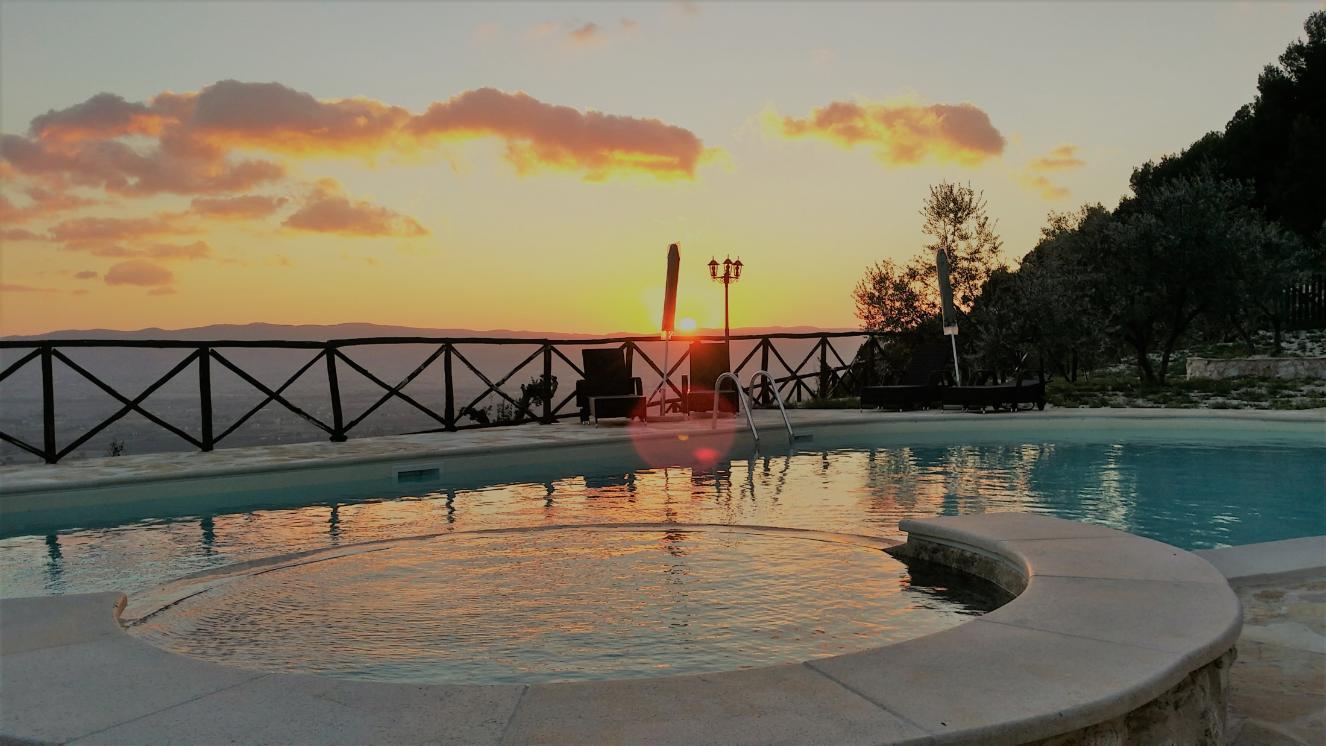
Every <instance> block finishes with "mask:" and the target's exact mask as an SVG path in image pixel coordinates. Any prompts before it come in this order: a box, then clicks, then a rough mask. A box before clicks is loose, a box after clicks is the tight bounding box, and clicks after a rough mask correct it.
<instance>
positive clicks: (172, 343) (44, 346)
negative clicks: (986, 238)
mask: <svg viewBox="0 0 1326 746" xmlns="http://www.w3.org/2000/svg"><path fill="white" fill-rule="evenodd" d="M692 339H695V340H702V341H710V342H712V341H721V340H722V337H712V336H705V337H694V338H688V339H687V340H686V341H687V342H689V341H691V340H692ZM731 340H732V341H733V342H734V343H749V342H752V341H753V342H754V344H753V345H752V346H751V349H750V350H749V351H748V352H747V353H746V354H745V355H744V356H743V357H742V358H741V359H740V360H739V361H738V362H737V363H736V365H735V366H733V368H732V370H733V372H734V373H736V374H737V376H738V377H739V378H740V379H741V380H743V381H744V380H747V379H748V378H749V377H750V375H751V374H752V373H754V372H755V371H756V370H766V371H769V372H770V373H771V374H772V375H773V377H774V381H775V383H774V384H773V385H772V386H771V385H770V384H768V383H763V384H761V385H760V386H758V387H756V389H755V390H754V391H752V392H751V394H752V398H753V400H754V401H755V402H756V403H757V404H758V405H761V406H768V405H771V404H772V403H773V390H774V389H776V390H777V391H778V394H779V395H780V396H782V397H783V399H784V400H785V401H804V400H805V399H807V398H814V397H821V398H828V397H834V396H843V395H855V394H856V393H858V391H859V388H860V386H861V385H862V384H864V383H866V382H865V381H863V380H857V379H858V378H859V377H862V376H863V375H868V373H865V371H868V370H870V367H871V366H870V365H853V364H852V361H853V360H854V359H855V357H856V355H857V350H858V347H860V345H861V342H863V341H867V340H868V341H869V342H870V344H868V345H866V346H865V347H864V349H865V350H866V353H867V355H869V356H870V357H873V350H874V349H875V346H876V344H877V343H878V341H879V339H878V338H877V337H874V336H867V335H865V334H862V333H858V332H823V333H806V334H770V335H733V336H732V337H731ZM794 340H796V344H797V345H804V344H806V343H807V342H810V343H811V344H810V347H809V349H808V350H807V351H806V352H805V354H804V355H802V356H801V357H800V358H795V359H798V362H797V363H796V364H795V365H793V364H792V363H791V360H790V359H789V358H787V357H785V356H784V354H783V352H784V351H780V350H779V348H778V345H777V344H776V343H775V342H776V341H781V342H782V343H783V344H784V347H785V349H786V347H787V346H789V345H791V344H792V343H793V341H794ZM658 341H659V340H658V338H657V337H643V336H642V337H615V338H605V339H563V340H553V339H515V338H481V337H474V338H433V337H372V338H363V339H342V340H331V341H326V342H322V341H302V340H300V341H275V340H264V341H207V342H193V341H182V340H159V341H145V340H104V339H96V340H50V341H0V349H11V350H21V351H22V350H25V352H23V353H22V354H21V355H20V356H19V357H18V359H16V360H15V361H14V362H13V363H11V364H10V365H8V366H7V367H6V368H5V369H4V370H3V371H0V383H3V382H4V381H5V380H7V379H8V378H10V377H11V376H12V375H14V374H15V373H17V372H18V371H20V370H22V369H24V368H25V367H26V366H28V365H37V366H39V367H40V387H41V415H42V440H41V443H39V444H38V443H31V442H28V441H27V440H24V439H23V438H20V437H19V436H18V435H16V434H14V433H9V432H4V431H0V440H3V441H4V442H7V443H9V444H11V445H13V446H15V447H17V448H19V449H21V450H23V451H26V452H27V453H30V454H32V455H34V456H36V457H38V458H41V459H43V460H45V461H46V462H48V463H56V462H58V461H60V460H61V459H63V458H65V457H66V456H68V455H69V454H70V453H73V452H74V451H75V450H76V449H78V448H79V447H80V446H82V445H84V444H85V443H87V442H88V441H89V440H91V439H92V438H94V437H95V436H97V435H98V434H99V433H101V432H102V431H104V430H105V429H106V428H108V427H110V426H111V425H113V424H114V423H116V422H117V421H119V420H120V419H122V418H124V417H125V416H127V415H129V414H130V413H136V414H138V415H141V416H142V417H143V418H145V419H146V420H148V421H149V422H151V423H152V424H153V425H156V426H157V427H159V428H161V429H164V430H166V431H168V432H170V433H172V434H173V435H175V436H177V437H178V438H180V439H181V440H183V441H184V442H186V443H188V444H189V445H191V446H192V447H194V448H196V449H198V450H201V451H210V450H212V449H214V448H215V447H217V446H218V445H219V444H221V443H222V441H224V440H226V439H227V438H228V437H230V436H231V435H233V434H234V433H235V432H236V431H238V430H239V429H240V428H241V427H242V426H243V425H244V424H245V423H246V422H249V421H250V420H251V419H252V418H253V417H254V416H255V415H257V414H258V413H259V412H261V411H262V410H264V409H266V408H268V407H269V406H272V405H276V406H279V407H284V408H285V409H286V410H288V411H289V412H291V413H293V414H295V415H297V416H298V417H300V418H302V419H303V420H304V421H305V422H307V423H308V424H309V425H311V426H313V427H314V428H316V429H317V430H320V431H322V432H323V433H325V434H326V435H327V436H328V438H329V439H330V440H332V441H344V440H346V439H347V438H348V437H349V435H350V433H351V432H352V431H353V430H355V428H356V427H359V426H360V425H361V424H362V423H363V422H364V421H365V420H366V419H367V418H368V417H370V416H371V415H372V414H373V413H374V412H376V411H378V410H379V409H380V408H381V407H382V406H383V405H385V404H387V403H388V402H390V401H392V400H393V399H395V400H399V401H401V402H404V403H405V404H407V405H409V406H410V407H411V408H413V409H414V410H417V411H418V412H420V413H421V414H423V415H424V416H425V417H426V418H427V419H428V420H430V421H431V422H433V423H434V424H435V425H436V427H435V428H433V429H432V430H434V431H454V430H463V429H470V428H476V427H491V426H500V425H513V424H522V423H528V422H542V423H551V422H554V421H556V420H558V419H561V418H566V417H574V416H577V415H578V410H576V408H575V393H574V386H573V385H568V386H565V387H561V388H559V390H558V392H557V394H556V395H554V396H551V397H543V398H542V400H541V401H537V402H531V401H528V400H526V401H521V400H517V399H516V398H515V397H513V396H512V395H511V394H510V393H509V392H508V391H505V390H503V386H505V385H506V384H508V383H509V382H510V381H512V380H513V379H515V378H516V377H517V376H522V375H532V376H533V377H536V378H538V377H542V380H544V381H547V380H549V379H551V378H552V377H553V375H554V363H555V361H560V363H561V364H563V365H564V366H565V367H566V368H569V369H570V371H571V372H572V373H573V374H574V375H576V376H579V377H583V376H584V370H583V369H582V368H581V366H580V365H579V364H578V363H577V362H576V361H575V359H574V358H575V357H576V356H575V355H568V354H567V352H566V350H567V349H569V348H584V347H602V346H613V345H615V346H618V347H619V348H620V349H622V350H623V352H624V353H625V355H626V359H627V361H628V367H632V368H633V369H634V370H635V372H636V373H637V374H640V373H644V374H645V375H647V376H653V377H657V379H659V380H667V381H668V383H669V385H668V386H667V387H666V388H659V389H657V390H655V391H654V393H653V394H652V395H651V397H650V407H651V408H653V409H654V410H655V411H656V410H657V409H658V408H659V407H660V406H661V407H662V408H663V409H665V410H673V411H675V410H677V409H678V407H679V405H680V402H681V399H682V391H681V389H680V388H679V379H680V376H681V374H683V373H685V372H686V371H687V369H688V368H687V363H688V356H689V345H686V344H680V345H678V343H677V342H674V343H673V345H672V348H671V349H672V350H674V351H675V350H677V349H678V348H680V350H681V352H680V354H679V355H678V356H677V357H676V359H675V360H672V359H670V360H669V361H668V364H667V365H668V370H667V375H665V374H664V371H663V368H662V366H660V364H659V363H658V362H656V361H655V360H654V357H653V356H651V355H650V354H649V353H648V352H647V351H646V350H645V349H644V348H643V347H642V344H644V343H657V342H658ZM835 343H836V344H835ZM386 345H423V346H427V347H428V348H429V351H428V352H427V354H425V355H424V356H423V357H422V359H421V360H420V362H419V364H418V365H417V366H416V367H415V368H414V369H413V370H412V371H411V372H410V373H408V374H407V375H405V376H404V377H402V378H401V379H400V380H399V381H396V382H395V383H389V382H388V381H386V380H383V378H382V377H381V376H379V375H377V374H376V373H374V372H373V371H371V370H370V369H369V368H367V367H366V366H364V365H363V364H361V363H360V362H358V361H356V360H355V359H354V358H353V357H352V352H354V351H356V350H362V349H366V348H370V347H381V346H386ZM474 345H481V346H489V345H492V346H512V345H533V346H534V347H535V349H534V351H533V352H531V353H530V354H529V355H527V356H525V357H524V358H523V359H521V360H520V362H519V363H517V364H516V365H515V366H514V367H512V368H510V369H509V370H508V371H507V372H506V373H505V374H504V375H502V376H500V377H497V378H493V377H492V376H490V375H488V373H486V372H485V371H483V370H481V368H480V366H478V365H476V364H475V363H474V362H472V361H471V360H470V358H469V357H468V356H466V355H465V354H464V353H463V352H462V350H461V348H462V347H466V348H468V347H470V346H474ZM847 345H850V346H851V348H850V349H847V350H846V355H844V354H843V351H840V350H839V349H838V347H839V346H843V347H846V346H847ZM78 348H130V349H132V348H137V349H178V350H182V351H184V352H185V356H184V358H183V359H182V360H180V361H179V362H178V363H176V364H175V365H173V366H172V367H171V368H170V369H169V370H167V371H166V372H165V373H164V374H162V375H161V376H159V377H158V378H157V379H156V380H155V381H153V382H152V383H151V384H149V385H148V386H146V387H145V388H143V389H142V390H141V391H139V392H138V393H136V394H133V395H126V394H125V393H122V392H121V391H119V390H118V389H116V388H115V387H114V386H112V385H110V384H108V383H106V382H105V381H104V380H102V378H100V377H98V376H97V375H96V374H95V373H94V372H92V371H90V370H88V368H87V366H84V365H81V364H80V363H78V362H77V361H75V360H73V359H71V357H70V356H69V355H68V354H66V353H67V351H68V350H71V349H78ZM237 349H245V350H306V351H308V353H309V355H310V357H309V359H308V360H307V361H306V362H304V363H303V364H302V365H300V366H299V367H298V368H296V369H295V370H294V372H293V373H291V374H290V375H289V376H288V377H286V379H285V381H284V382H282V383H281V384H280V385H279V386H276V387H275V388H272V387H271V386H269V385H268V384H266V383H264V382H263V381H261V380H260V379H259V378H258V377H257V376H255V375H253V374H252V373H250V372H248V371H246V370H244V368H243V367H241V366H240V365H238V364H236V363H235V362H234V361H233V360H232V359H231V358H230V357H228V356H227V353H229V352H230V351H231V350H237ZM439 359H441V377H442V391H443V397H442V399H443V401H442V408H441V411H438V410H436V409H434V408H432V407H430V406H428V405H427V404H424V403H423V402H420V401H419V400H418V399H417V398H415V397H414V396H411V395H410V394H409V393H407V392H406V391H405V389H406V387H407V386H409V385H410V384H411V383H412V382H414V381H415V380H417V379H419V378H420V376H422V375H423V374H424V373H425V371H428V370H429V369H430V367H432V366H434V364H435V363H436V362H437V361H438V360H439ZM56 362H59V363H61V364H63V365H64V366H66V367H68V368H69V369H70V370H71V371H73V372H74V373H76V374H77V375H78V376H79V377H81V378H82V379H86V381H88V382H90V383H91V384H92V385H93V386H95V387H96V388H98V389H100V390H101V391H103V392H105V393H106V394H107V395H108V396H110V397H111V398H112V399H114V400H115V401H116V402H118V403H119V405H120V406H119V408H118V409H117V410H115V411H114V412H113V413H112V414H111V415H110V416H108V417H106V418H105V419H104V420H102V421H101V422H99V423H98V424H96V425H94V426H92V427H90V428H88V429H87V430H85V431H83V432H82V433H81V434H79V435H77V436H75V437H73V438H70V439H68V440H67V442H64V443H58V442H57V430H56V424H57V417H58V415H59V412H58V411H57V408H56V401H55V376H54V367H55V363H56ZM195 363H196V367H197V389H198V399H197V402H198V408H197V414H198V423H199V427H198V432H197V434H196V435H195V434H193V433H190V432H188V431H186V430H185V429H183V428H181V427H179V426H178V425H176V424H173V423H171V422H169V421H167V420H166V419H165V418H163V417H161V416H159V415H157V414H155V413H154V412H152V411H151V410H150V409H148V408H147V407H146V406H144V402H145V401H146V400H147V399H148V398H149V397H150V396H152V394H153V393H155V392H157V391H159V390H160V389H161V388H162V387H163V386H165V385H167V384H168V383H171V382H172V381H174V380H176V379H177V378H180V377H181V376H182V375H183V373H184V371H186V370H187V369H188V368H189V367H190V366H192V365H194V364H195ZM214 365H216V366H220V367H221V368H223V369H225V370H228V371H230V372H231V373H233V374H234V375H235V376H236V377H237V378H238V379H239V380H241V381H243V382H244V383H246V384H247V385H248V386H251V387H252V388H253V389H255V390H256V391H257V392H258V393H259V394H260V395H261V397H262V398H261V400H260V401H258V403H257V404H255V405H253V406H252V407H250V408H249V409H247V410H246V411H245V412H244V413H243V414H241V415H239V416H238V417H237V418H236V419H235V420H234V421H233V422H232V423H231V424H230V425H228V426H226V427H224V428H222V429H220V430H219V431H218V430H217V429H216V427H215V425H214V422H213V412H212V408H213V394H214V392H213V386H212V371H213V366H214ZM319 365H321V366H324V368H325V371H326V377H327V380H326V392H327V397H328V401H329V403H330V413H331V416H330V419H329V420H328V419H325V418H324V417H319V416H318V415H315V414H313V413H311V412H309V411H307V409H305V408H303V407H300V406H299V405H297V404H296V403H294V402H293V401H291V400H290V398H289V397H288V396H287V395H286V394H287V392H288V391H289V390H290V388H291V387H292V386H293V385H295V384H296V382H298V381H300V380H301V379H302V378H304V377H305V376H306V375H307V374H309V372H310V371H312V370H315V369H316V368H317V367H318V366H319ZM342 365H343V366H345V367H346V368H348V369H349V370H352V371H354V372H355V373H357V374H359V375H360V376H362V377H363V378H364V379H365V380H367V381H369V382H370V383H371V384H373V386H374V387H375V390H380V392H381V393H380V395H379V396H378V398H377V399H376V400H375V401H373V402H372V403H371V404H370V405H368V406H367V407H366V408H364V409H363V411H361V412H359V413H357V414H355V415H353V416H351V417H348V418H347V416H346V413H345V412H344V404H345V402H344V400H343V397H342V394H341V386H340V370H341V366H342ZM771 366H772V367H771ZM457 370H467V371H469V373H470V374H472V375H473V376H474V378H475V379H477V380H478V381H479V383H480V385H482V386H483V389H482V391H481V392H480V393H479V394H478V395H477V396H474V397H472V398H470V399H468V400H466V401H463V402H462V403H461V405H460V406H459V407H458V406H457V398H456V387H455V383H456V380H457V375H456V371H457ZM494 397H495V398H496V399H498V400H500V401H502V402H504V403H505V404H507V405H509V406H510V408H511V411H512V412H513V413H514V417H513V418H512V419H509V420H505V421H498V422H475V421H471V422H465V421H464V420H465V419H467V413H470V412H473V411H474V410H475V409H476V408H478V407H479V406H480V405H481V404H482V403H483V402H485V401H491V400H492V399H493V398H494ZM3 404H4V401H3V398H0V405H3ZM468 419H470V420H473V419H474V418H468ZM416 432H418V431H416Z"/></svg>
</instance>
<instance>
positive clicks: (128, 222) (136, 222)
mask: <svg viewBox="0 0 1326 746" xmlns="http://www.w3.org/2000/svg"><path fill="white" fill-rule="evenodd" d="M201 230H202V229H201V228H199V227H197V226H194V225H190V224H188V223H185V222H183V221H182V220H181V217H180V216H179V215H178V214H176V213H158V214H156V215H154V216H151V217H138V218H102V217H86V218H71V219H69V220H64V221H61V222H59V223H57V224H55V225H54V226H51V228H50V237H51V239H53V240H55V241H64V242H66V243H84V242H91V243H101V242H109V241H126V240H136V239H142V238H147V237H152V236H171V235H179V234H188V233H199V232H201Z"/></svg>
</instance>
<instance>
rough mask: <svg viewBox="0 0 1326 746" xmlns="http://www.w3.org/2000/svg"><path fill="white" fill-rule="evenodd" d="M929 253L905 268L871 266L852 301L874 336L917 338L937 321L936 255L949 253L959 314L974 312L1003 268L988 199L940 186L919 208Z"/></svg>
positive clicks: (891, 264) (966, 190)
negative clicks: (942, 251) (915, 335)
mask: <svg viewBox="0 0 1326 746" xmlns="http://www.w3.org/2000/svg"><path fill="white" fill-rule="evenodd" d="M921 217H922V218H924V223H923V224H922V226H921V231H922V232H923V233H925V235H927V236H929V237H930V239H931V240H930V241H929V243H927V244H926V246H925V251H923V252H921V253H919V254H917V255H916V256H914V257H912V259H911V260H910V261H909V262H907V264H906V265H905V266H899V265H898V264H897V263H895V262H893V261H890V260H887V259H886V260H883V261H880V262H877V263H875V264H874V265H871V266H870V267H869V268H868V269H867V270H866V275H865V277H863V278H862V279H861V281H860V282H858V283H857V285H856V288H855V290H854V291H853V293H852V295H853V298H854V299H855V301H856V315H857V318H859V319H861V323H862V326H863V327H864V328H866V329H868V330H871V331H888V332H914V331H917V330H918V329H919V328H920V327H921V326H922V325H924V324H925V323H926V322H927V321H930V320H933V319H935V318H936V317H937V316H938V315H939V281H938V276H937V271H936V268H935V250H936V249H938V248H939V247H940V246H943V247H946V248H947V249H948V251H949V280H950V282H952V284H953V302H954V305H956V306H957V307H958V312H959V314H965V313H966V312H967V311H969V310H970V309H971V305H972V303H973V302H974V301H975V300H976V297H977V296H978V295H980V291H981V287H982V286H983V285H984V284H985V282H986V280H988V279H989V277H990V275H991V273H993V272H994V271H995V270H996V269H999V268H1001V267H1003V266H1004V265H1003V261H1002V259H1001V258H1000V256H999V250H1000V247H1001V245H1002V244H1001V242H1000V240H999V236H998V235H996V234H995V232H994V223H993V221H991V220H990V217H989V216H988V215H987V214H986V204H985V199H984V197H983V196H982V195H981V193H980V192H977V191H976V190H974V189H972V187H971V185H970V184H967V185H962V184H950V183H948V182H940V183H939V184H936V185H934V186H931V187H930V192H929V194H928V195H927V197H926V199H925V202H924V204H923V205H922V208H921Z"/></svg>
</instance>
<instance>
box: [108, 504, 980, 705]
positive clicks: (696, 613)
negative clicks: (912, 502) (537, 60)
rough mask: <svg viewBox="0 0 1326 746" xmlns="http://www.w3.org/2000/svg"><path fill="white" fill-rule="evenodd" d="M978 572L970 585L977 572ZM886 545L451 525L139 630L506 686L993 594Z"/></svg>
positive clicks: (921, 624) (261, 662)
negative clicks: (923, 568) (476, 529)
mask: <svg viewBox="0 0 1326 746" xmlns="http://www.w3.org/2000/svg"><path fill="white" fill-rule="evenodd" d="M968 585H970V584H968ZM994 600H995V596H994V594H992V593H989V591H988V590H987V587H985V586H982V587H981V588H979V589H973V590H956V589H952V588H949V587H948V586H947V585H946V584H944V583H943V582H942V581H941V582H939V583H937V582H936V581H935V580H934V579H924V584H922V582H921V581H920V580H917V579H915V578H913V577H912V576H910V575H909V573H908V570H907V567H906V566H904V565H903V564H901V563H900V562H898V561H897V560H895V559H893V558H892V557H890V556H889V555H887V554H884V553H883V552H882V551H881V550H879V549H876V548H871V547H866V546H858V545H854V544H846V543H837V542H829V541H824V540H823V539H822V538H820V537H815V538H807V537H805V536H801V535H797V534H786V533H778V534H774V533H758V532H746V531H741V532H730V531H727V530H712V529H693V528H691V529H684V530H683V529H667V530H657V529H655V530H629V531H627V530H608V531H604V530H592V529H583V530H582V529H552V530H547V531H520V532H512V533H499V534H453V535H448V536H443V537H439V538H432V539H426V540H420V541H405V542H400V543H395V544H391V545H389V546H388V548H385V549H381V550H375V551H371V552H366V553H363V554H357V555H352V556H348V557H337V558H334V559H324V560H321V561H315V562H308V563H306V564H300V565H297V566H293V567H287V568H282V569H276V570H270V569H268V570H265V571H262V572H260V573H256V574H252V575H247V576H242V577H240V578H237V579H235V580H233V581H230V582H228V583H226V584H225V585H222V586H221V587H219V588H217V589H215V590H212V591H209V592H207V593H203V594H201V595H196V596H193V597H191V598H189V599H187V600H185V601H183V602H182V603H180V604H179V605H177V606H173V607H170V608H168V609H166V610H164V611H162V612H161V613H159V614H157V615H155V616H151V617H149V618H147V619H146V620H145V621H144V622H143V623H142V624H140V625H138V626H136V627H133V628H132V630H133V632H134V633H135V634H137V635H139V636H141V637H143V638H145V639H146V640H148V641H149V642H152V643H153V644H156V645H159V646H161V647H165V648H167V649H170V650H173V651H175V652H178V653H183V654H186V655H191V656H195V657H200V658H204V659H207V660H211V661H215V662H217V663H222V664H226V665H231V666H238V667H242V668H251V669H256V670H269V671H271V670H274V671H298V672H304V673H319V674H326V675H331V676H338V677H348V678H366V679H375V680H382V681H403V682H446V683H499V682H535V681H565V680H574V679H605V678H636V677H643V676H668V675H674V674H687V673H701V672H710V671H724V670H732V669H738V668H749V667H753V666H761V665H771V664H776V663H787V662H793V661H800V660H807V659H811V658H818V657H823V656H829V655H837V654H841V653H847V652H852V651H856V650H862V649H866V648H870V647H876V646H879V645H884V644H887V643H890V642H897V641H899V640H903V639H908V638H911V637H917V636H920V635H925V634H929V633H931V632H936V631H939V630H941V629H945V628H948V627H951V626H953V625H956V624H959V623H961V622H962V621H963V620H964V619H965V618H967V617H969V616H971V615H974V614H978V613H981V612H984V611H986V610H988V609H989V608H993V605H994V603H993V602H994Z"/></svg>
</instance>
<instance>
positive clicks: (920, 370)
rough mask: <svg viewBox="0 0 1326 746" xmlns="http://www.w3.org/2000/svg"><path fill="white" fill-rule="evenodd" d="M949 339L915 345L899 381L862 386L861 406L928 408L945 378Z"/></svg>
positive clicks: (937, 396) (936, 398)
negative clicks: (885, 384)
mask: <svg viewBox="0 0 1326 746" xmlns="http://www.w3.org/2000/svg"><path fill="white" fill-rule="evenodd" d="M949 344H950V343H949V342H948V341H947V340H944V341H939V342H926V343H924V344H922V345H921V346H919V347H917V348H916V351H915V352H914V353H913V354H912V359H911V360H910V361H909V362H908V363H907V369H906V370H905V371H903V375H902V381H901V382H900V383H898V384H897V385H893V386H862V387H861V408H862V409H897V410H903V409H914V408H916V407H925V408H929V407H931V406H933V405H934V404H935V403H936V402H938V401H939V399H940V397H939V392H940V389H942V388H944V387H945V386H944V384H945V383H946V382H947V381H948V378H949V375H948V372H947V371H948V367H949V366H950V365H952V359H951V358H950V357H949V355H950V354H951V353H950V350H949Z"/></svg>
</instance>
